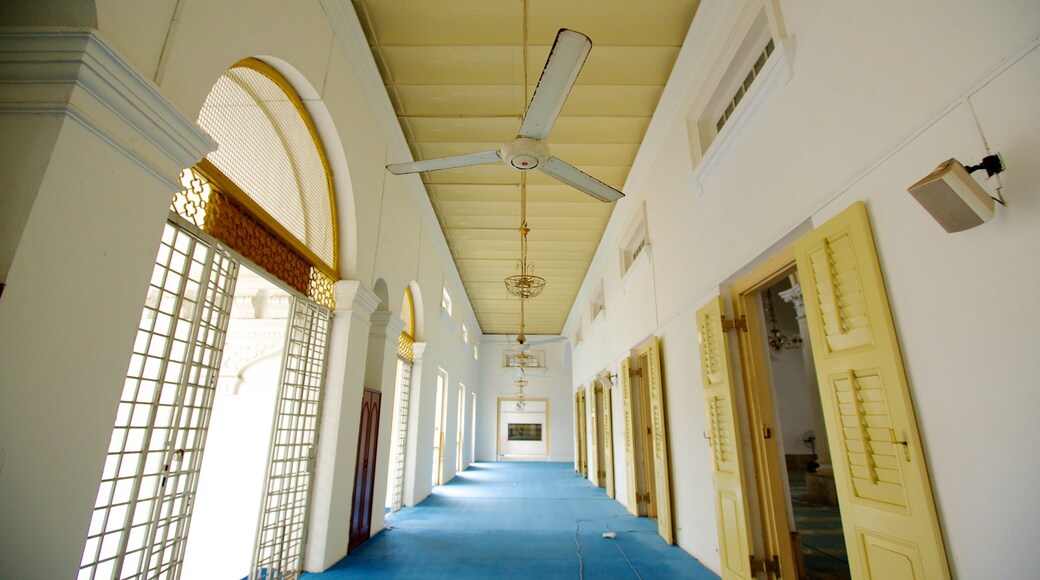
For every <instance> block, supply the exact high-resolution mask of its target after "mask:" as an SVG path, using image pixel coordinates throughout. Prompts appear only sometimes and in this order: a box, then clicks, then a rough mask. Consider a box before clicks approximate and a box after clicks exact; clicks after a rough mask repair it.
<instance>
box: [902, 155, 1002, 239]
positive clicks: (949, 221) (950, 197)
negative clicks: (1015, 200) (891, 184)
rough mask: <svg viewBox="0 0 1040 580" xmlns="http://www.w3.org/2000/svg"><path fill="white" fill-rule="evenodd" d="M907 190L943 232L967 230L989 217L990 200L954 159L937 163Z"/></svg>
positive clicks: (990, 217)
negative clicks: (933, 168)
mask: <svg viewBox="0 0 1040 580" xmlns="http://www.w3.org/2000/svg"><path fill="white" fill-rule="evenodd" d="M907 191H909V192H910V195H912V196H914V199H916V200H917V201H918V203H920V204H921V205H922V206H923V207H924V209H926V210H928V213H930V214H932V217H933V218H935V221H937V222H939V225H941V226H942V227H943V229H945V230H946V231H947V232H951V233H952V232H960V231H964V230H967V229H971V228H973V227H975V226H979V225H982V224H984V223H986V222H988V221H989V220H990V219H992V218H993V198H991V197H990V195H989V193H987V192H986V190H985V189H982V186H981V185H979V184H978V183H977V182H976V181H975V180H974V179H972V177H971V175H969V174H968V171H967V170H966V169H965V168H964V166H963V165H961V164H960V162H959V161H957V160H956V159H948V160H946V161H944V162H942V163H940V164H939V167H936V168H935V171H933V172H931V173H929V174H928V175H927V176H926V177H925V178H924V179H922V180H920V181H918V182H917V183H915V184H913V185H911V186H910V188H909V189H908V190H907Z"/></svg>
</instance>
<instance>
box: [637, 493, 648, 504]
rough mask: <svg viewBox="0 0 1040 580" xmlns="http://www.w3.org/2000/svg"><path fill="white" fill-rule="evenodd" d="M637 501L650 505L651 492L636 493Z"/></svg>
mask: <svg viewBox="0 0 1040 580" xmlns="http://www.w3.org/2000/svg"><path fill="white" fill-rule="evenodd" d="M636 501H645V502H647V503H650V492H638V491H637V492H636Z"/></svg>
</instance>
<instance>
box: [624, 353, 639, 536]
mask: <svg viewBox="0 0 1040 580" xmlns="http://www.w3.org/2000/svg"><path fill="white" fill-rule="evenodd" d="M630 372H632V363H631V362H630V361H629V359H627V358H625V359H623V360H622V361H621V395H622V398H623V399H624V401H623V402H624V404H625V405H624V406H625V481H626V483H627V484H628V488H627V490H626V493H627V494H628V495H627V496H626V498H625V499H626V500H627V501H626V502H625V506H626V507H627V508H628V511H629V512H631V513H632V515H635V516H638V515H639V502H638V500H637V499H636V491H638V490H636V456H635V449H634V448H633V447H632V446H633V445H634V439H635V436H634V433H633V429H634V428H635V427H634V426H633V424H632V377H631V376H630V375H629V373H630Z"/></svg>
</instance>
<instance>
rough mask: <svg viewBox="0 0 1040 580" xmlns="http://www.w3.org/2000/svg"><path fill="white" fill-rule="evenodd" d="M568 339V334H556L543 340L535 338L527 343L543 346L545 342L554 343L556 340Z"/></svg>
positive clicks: (528, 344)
mask: <svg viewBox="0 0 1040 580" xmlns="http://www.w3.org/2000/svg"><path fill="white" fill-rule="evenodd" d="M565 340H567V337H566V336H554V337H552V338H545V339H542V340H533V341H531V342H529V343H527V346H541V345H543V344H552V343H554V342H563V341H565Z"/></svg>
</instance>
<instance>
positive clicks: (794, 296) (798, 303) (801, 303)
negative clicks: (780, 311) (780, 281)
mask: <svg viewBox="0 0 1040 580" xmlns="http://www.w3.org/2000/svg"><path fill="white" fill-rule="evenodd" d="M780 299H781V300H783V301H784V302H788V303H790V304H791V305H793V306H794V311H795V313H796V314H797V315H798V318H805V300H804V299H803V298H802V285H801V284H795V285H794V286H791V289H790V290H784V291H783V292H780Z"/></svg>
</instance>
